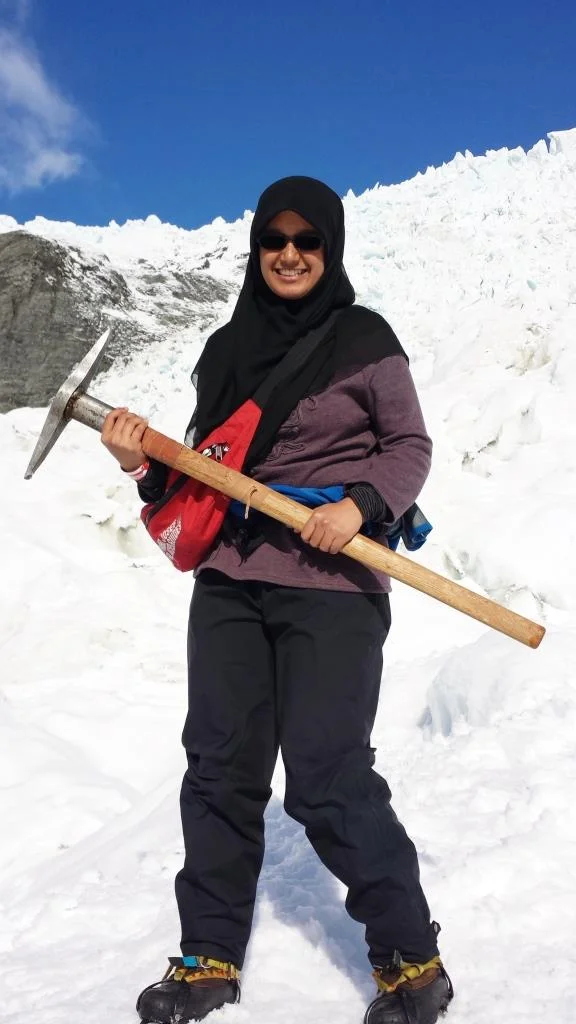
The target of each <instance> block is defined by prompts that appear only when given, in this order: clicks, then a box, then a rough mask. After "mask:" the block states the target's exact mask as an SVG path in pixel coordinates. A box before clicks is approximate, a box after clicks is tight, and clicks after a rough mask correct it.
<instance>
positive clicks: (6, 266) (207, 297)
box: [0, 231, 230, 412]
mask: <svg viewBox="0 0 576 1024" xmlns="http://www.w3.org/2000/svg"><path fill="white" fill-rule="evenodd" d="M140 263H141V264H142V272H141V274H140V275H139V276H138V280H137V282H136V283H134V282H132V286H131V287H130V286H129V285H128V284H127V282H126V280H125V278H124V277H123V276H122V274H120V273H119V272H118V271H117V270H115V269H114V268H113V267H112V265H111V264H110V262H109V260H108V259H107V257H106V256H97V257H92V256H88V255H86V254H85V253H82V252H81V251H80V250H79V249H76V248H72V247H66V246H63V245H59V244H57V243H55V242H52V241H48V240H46V239H44V238H40V237H38V236H36V235H31V234H29V233H28V232H25V231H9V232H7V233H5V234H0V367H1V370H0V412H7V411H8V410H9V409H13V408H15V407H18V406H24V405H46V404H47V402H48V401H49V400H50V398H51V397H52V395H53V394H54V392H55V391H57V389H58V387H59V386H60V384H61V383H62V381H63V380H64V379H65V378H66V377H67V376H68V374H69V373H70V370H71V368H72V367H73V366H74V364H75V363H77V362H78V360H79V359H80V358H81V357H82V356H83V355H84V353H85V352H86V351H87V349H88V348H89V347H90V345H91V344H93V342H94V340H95V339H96V338H97V336H98V334H99V333H101V332H102V331H103V330H104V329H105V328H106V327H107V326H109V324H110V322H111V320H112V321H113V323H114V335H113V339H112V342H111V345H110V350H109V354H108V365H109V364H110V362H112V361H113V360H114V359H115V358H118V357H119V356H122V357H123V358H125V357H126V356H127V355H129V354H130V353H131V352H132V351H133V350H134V349H135V348H136V347H139V346H142V345H144V344H145V343H146V342H147V341H148V340H150V339H152V338H154V339H157V338H158V337H161V336H162V335H170V334H172V333H174V332H175V331H178V330H182V329H184V328H186V327H189V326H192V325H198V326H208V325H209V324H210V322H211V320H212V319H214V316H215V310H214V306H215V304H216V306H217V307H218V306H219V305H220V303H221V302H224V301H225V300H226V299H227V297H228V294H229V291H230V289H229V287H228V286H227V285H226V284H223V283H222V282H221V281H215V280H214V279H213V278H211V277H209V276H207V275H206V274H195V273H185V272H180V271H178V270H177V269H176V270H174V269H169V268H162V269H158V268H154V267H152V266H151V265H149V264H148V263H147V262H146V260H145V259H142V260H141V261H140Z"/></svg>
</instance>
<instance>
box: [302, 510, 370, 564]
mask: <svg viewBox="0 0 576 1024" xmlns="http://www.w3.org/2000/svg"><path fill="white" fill-rule="evenodd" d="M362 523H363V519H362V513H361V512H360V509H359V508H358V506H357V505H355V503H354V502H353V501H352V498H343V499H342V501H336V502H334V504H332V505H321V506H320V508H317V509H314V512H313V513H312V515H311V516H310V518H309V519H308V520H307V522H306V524H305V526H304V527H303V528H302V530H300V531H296V532H300V536H301V538H302V540H304V541H306V543H307V544H310V545H311V546H312V547H313V548H318V549H319V550H320V551H326V552H327V553H329V554H331V555H337V554H338V552H339V551H341V550H342V548H343V547H344V546H345V545H346V544H347V543H348V541H350V540H352V537H355V536H356V534H357V533H358V530H359V529H360V527H361V526H362Z"/></svg>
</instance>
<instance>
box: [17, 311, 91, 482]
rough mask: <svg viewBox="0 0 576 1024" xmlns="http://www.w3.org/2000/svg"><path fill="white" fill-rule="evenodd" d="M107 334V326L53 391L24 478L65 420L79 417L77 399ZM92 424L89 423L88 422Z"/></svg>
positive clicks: (80, 395) (59, 431)
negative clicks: (64, 379) (66, 377)
mask: <svg viewBox="0 0 576 1024" xmlns="http://www.w3.org/2000/svg"><path fill="white" fill-rule="evenodd" d="M109 338H110V328H108V330H107V331H104V334H103V335H102V336H101V337H100V338H98V341H97V342H96V344H95V345H93V346H92V348H91V349H90V351H89V352H87V353H86V355H85V356H84V358H83V359H82V360H81V362H79V363H78V365H77V366H76V367H75V368H74V369H73V370H72V373H71V374H70V376H69V377H68V379H67V380H66V381H64V383H63V384H62V386H61V388H60V389H59V390H58V391H57V392H56V394H55V395H54V398H53V399H52V402H51V403H50V408H49V410H48V416H47V417H46V422H45V423H44V426H43V427H42V432H41V434H40V437H39V438H38V441H37V442H36V447H35V449H34V451H33V453H32V458H31V459H30V462H29V464H28V468H27V470H26V472H25V474H24V479H25V480H29V479H30V477H31V476H32V475H33V474H34V473H35V472H36V470H37V469H38V466H40V465H41V464H42V463H43V462H44V459H45V458H46V456H47V455H48V453H49V452H50V451H51V449H52V448H53V447H54V445H55V444H56V441H57V440H58V438H59V437H60V434H61V433H62V431H63V430H64V427H65V426H66V424H67V423H68V422H69V421H70V420H71V419H80V417H79V416H77V415H75V413H76V409H77V403H78V400H79V399H80V398H81V397H82V396H83V395H84V394H85V392H86V388H87V386H88V384H89V383H90V381H91V380H92V378H93V377H94V375H95V374H96V373H97V372H98V369H99V368H100V364H101V363H102V359H103V356H104V350H105V348H106V345H107V344H108V340H109ZM98 404H99V405H102V408H106V409H109V406H104V405H103V403H98ZM93 425H94V424H92V423H88V426H93ZM100 425H101V424H100Z"/></svg>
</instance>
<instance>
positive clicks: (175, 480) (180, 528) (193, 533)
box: [140, 313, 336, 572]
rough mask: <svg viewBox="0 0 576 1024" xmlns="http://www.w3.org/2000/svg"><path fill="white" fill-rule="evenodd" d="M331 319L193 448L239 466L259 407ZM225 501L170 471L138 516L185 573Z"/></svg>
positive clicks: (214, 529)
mask: <svg viewBox="0 0 576 1024" xmlns="http://www.w3.org/2000/svg"><path fill="white" fill-rule="evenodd" d="M335 319H336V313H332V314H331V315H330V316H329V317H328V319H327V320H326V321H325V322H324V323H323V324H322V327H321V328H317V329H316V330H314V331H309V332H308V334H305V335H304V337H303V338H300V339H299V340H298V341H297V342H295V344H294V345H293V346H292V348H291V349H290V350H289V351H288V353H287V354H286V355H285V356H284V358H283V359H282V360H281V361H280V363H279V364H278V365H277V366H276V367H275V369H274V370H273V371H272V373H271V374H270V375H269V376H268V377H267V378H266V380H265V381H264V383H263V384H262V385H261V386H260V387H259V388H258V390H257V392H256V394H255V395H254V397H253V398H249V399H248V400H247V401H246V402H244V403H243V404H242V405H241V406H240V408H239V409H237V410H236V412H234V413H232V415H231V416H229V418H228V419H227V420H226V421H225V422H224V423H223V424H222V425H221V426H220V427H216V429H214V430H213V431H212V432H211V433H210V434H209V435H208V437H206V438H205V439H204V441H203V442H202V444H200V445H198V447H197V448H196V449H195V450H196V451H198V452H200V454H201V455H206V456H207V457H208V458H210V459H215V460H216V461H217V462H221V463H222V464H223V465H225V466H230V467H231V468H232V469H237V470H241V469H242V467H243V465H244V460H245V458H246V454H247V452H248V449H249V448H250V445H251V443H252V439H253V437H254V434H255V433H256V429H257V427H258V424H259V422H260V418H261V416H262V409H263V408H264V405H265V404H266V402H267V401H268V399H269V398H270V396H271V394H272V392H273V391H274V389H275V388H276V387H277V386H278V384H279V383H280V382H281V381H282V380H283V379H285V378H286V377H287V376H289V375H290V374H292V373H293V372H294V371H296V370H298V369H299V368H300V367H301V366H302V365H303V364H304V363H305V362H306V360H307V359H309V357H310V355H311V353H312V351H313V349H314V348H316V347H317V346H318V344H319V343H320V342H321V341H322V339H323V338H325V337H326V334H327V333H328V331H329V330H330V328H331V327H332V324H333V323H334V321H335ZM229 504H230V498H228V497H227V496H226V495H225V494H222V492H221V491H217V490H215V489H214V488H213V487H210V486H209V485H208V484H204V483H202V482H201V481H200V480H194V479H193V478H192V477H189V476H187V475H186V474H185V473H181V472H180V471H179V470H177V469H172V470H170V472H169V474H168V478H167V481H166V489H165V491H164V494H163V496H162V497H161V498H160V499H159V501H156V502H152V503H151V504H148V505H144V508H143V509H142V511H141V513H140V518H141V519H142V522H143V523H144V526H145V527H146V529H147V530H148V533H149V534H150V536H151V537H152V540H153V541H154V542H155V543H156V544H157V545H158V547H159V548H160V549H161V550H162V551H163V552H164V554H165V555H166V556H167V557H168V558H169V559H170V561H171V562H172V564H173V565H174V566H175V568H176V569H180V571H181V572H189V571H190V569H195V568H196V566H197V565H199V564H200V562H201V561H202V559H203V558H204V557H205V556H206V555H207V553H208V551H209V550H210V548H211V547H212V545H213V543H214V541H215V540H216V537H217V536H218V533H219V532H220V529H221V527H222V524H223V522H224V518H225V516H226V513H227V511H228V505H229Z"/></svg>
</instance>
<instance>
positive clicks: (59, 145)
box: [0, 28, 82, 192]
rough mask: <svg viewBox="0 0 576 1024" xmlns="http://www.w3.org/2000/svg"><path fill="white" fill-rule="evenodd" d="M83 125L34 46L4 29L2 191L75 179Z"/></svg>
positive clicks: (0, 32)
mask: <svg viewBox="0 0 576 1024" xmlns="http://www.w3.org/2000/svg"><path fill="white" fill-rule="evenodd" d="M80 125H81V117H80V114H79V111H78V110H77V109H76V108H75V107H74V106H73V105H72V104H71V103H70V102H69V101H68V100H66V99H65V98H64V97H63V96H62V95H61V93H60V92H59V91H58V88H57V86H56V85H55V84H53V83H52V82H50V81H49V80H48V78H47V76H46V73H45V71H44V69H43V68H42V65H41V63H40V61H39V59H38V57H37V56H36V54H35V53H34V51H33V49H32V48H31V47H30V45H28V44H27V43H26V42H25V41H24V40H23V39H22V37H21V36H20V34H19V33H18V32H16V31H13V30H11V29H6V28H5V29H0V188H4V189H6V190H7V191H10V192H19V191H22V190H24V189H28V188H39V187H41V186H43V185H48V184H50V182H53V181H57V180H59V179H60V180H61V179H63V178H69V177H71V176H72V175H73V174H76V173H77V172H78V170H79V168H80V167H81V165H82V157H81V156H80V154H79V153H78V152H76V151H75V146H74V138H75V136H76V135H77V133H78V131H79V129H80Z"/></svg>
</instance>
